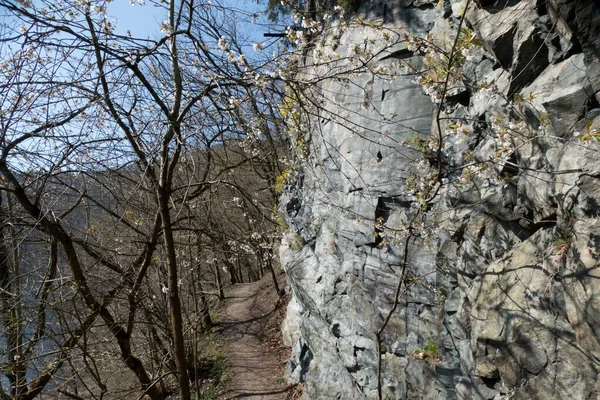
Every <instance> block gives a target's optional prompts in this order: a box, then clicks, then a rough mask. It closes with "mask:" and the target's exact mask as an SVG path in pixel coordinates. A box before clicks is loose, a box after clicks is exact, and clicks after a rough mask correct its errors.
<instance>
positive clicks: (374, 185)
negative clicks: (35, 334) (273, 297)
mask: <svg viewBox="0 0 600 400" xmlns="http://www.w3.org/2000/svg"><path fill="white" fill-rule="evenodd" d="M437 3H438V2H437V1H400V2H391V1H390V2H386V1H382V2H371V3H368V4H363V5H362V6H361V8H360V9H359V15H360V16H361V19H360V21H361V23H356V24H349V25H348V26H347V27H346V28H345V29H340V30H339V31H338V32H337V33H335V34H331V33H329V34H327V35H324V37H322V38H318V40H321V42H320V43H321V45H322V46H323V48H326V47H327V46H329V47H331V46H334V47H335V53H334V54H337V55H339V57H340V58H343V57H342V55H346V54H349V53H351V52H352V51H353V49H356V46H359V47H361V46H362V45H363V44H364V45H365V48H366V43H367V41H370V40H371V38H378V39H377V40H383V39H381V36H377V35H382V32H383V31H385V30H390V31H393V32H402V31H407V32H412V33H414V34H420V35H423V36H424V35H426V34H427V33H428V32H432V34H440V32H448V31H451V27H452V26H456V24H457V21H458V18H459V17H460V13H461V12H462V10H463V9H464V6H465V5H466V4H467V2H465V1H463V2H459V3H457V2H454V1H452V2H450V1H446V4H445V6H437V5H436V4H437ZM470 3H471V6H470V7H469V8H468V9H467V12H466V14H465V15H466V18H465V25H466V26H469V27H471V28H472V29H473V31H474V32H475V34H476V35H477V37H478V38H479V41H478V42H479V44H478V46H477V48H476V49H473V51H472V54H471V55H470V56H469V57H467V59H466V61H465V62H464V65H463V66H462V68H463V79H462V84H461V85H458V86H459V87H457V88H453V89H452V90H451V91H449V92H448V96H447V99H448V101H447V104H446V105H445V108H444V116H446V117H448V118H450V119H452V118H469V119H475V120H477V121H478V124H479V125H477V126H479V127H486V126H491V125H492V124H493V123H494V121H495V118H497V117H498V116H499V115H505V116H506V118H513V119H514V120H519V121H524V123H525V124H526V125H527V126H528V127H532V128H531V129H535V132H536V134H531V135H525V134H521V135H519V134H514V135H512V136H511V141H512V146H513V147H512V150H511V155H510V157H509V161H508V162H507V163H504V164H501V165H498V166H497V171H495V173H496V175H497V176H499V177H501V179H493V178H490V177H489V176H488V175H486V173H488V172H489V171H488V172H486V173H483V172H482V173H481V174H480V175H479V176H476V177H473V178H472V179H471V180H469V181H468V182H467V183H466V184H465V185H463V186H462V187H461V189H460V190H459V189H457V188H456V187H452V185H448V187H444V188H443V189H442V190H441V191H440V194H439V195H438V196H437V198H436V200H435V202H434V203H433V204H432V208H431V212H429V215H430V219H431V220H432V221H434V223H433V225H434V226H435V230H434V237H433V238H430V239H429V240H422V239H421V238H420V237H412V238H410V239H409V240H408V241H406V240H404V239H403V238H404V236H402V234H400V233H398V234H397V235H396V234H395V232H396V231H400V230H401V229H400V227H401V226H402V221H406V219H407V215H409V208H410V206H411V202H412V201H413V200H414V199H412V198H411V196H410V194H409V193H408V192H407V190H406V187H407V181H410V180H411V179H412V178H411V177H412V176H415V174H416V175H417V176H418V174H419V173H420V171H419V170H420V169H422V168H423V164H419V163H418V161H419V159H420V158H422V154H420V152H419V151H418V149H417V148H416V147H418V146H416V145H415V143H416V144H418V143H420V141H421V140H423V139H424V138H428V137H430V136H431V135H432V134H433V135H435V134H436V133H437V129H438V128H437V122H438V120H437V118H436V116H437V105H436V104H434V103H433V102H431V100H430V97H429V96H427V95H426V94H425V93H424V91H423V89H422V88H421V87H420V86H418V85H417V84H416V83H415V81H414V76H407V75H402V74H400V75H395V76H393V77H387V78H386V77H382V76H381V74H377V73H375V72H368V71H361V72H357V73H352V72H346V74H347V75H348V76H350V79H348V80H340V79H334V78H331V77H330V79H321V80H319V84H318V85H316V86H315V89H314V90H315V91H316V94H315V96H316V98H318V99H319V100H320V104H322V105H323V107H324V109H325V111H320V114H319V115H316V116H313V117H312V118H311V124H310V132H309V134H310V138H309V140H306V143H308V144H306V147H307V148H306V153H307V154H308V157H307V158H306V159H305V161H304V162H303V164H302V165H301V166H299V167H298V168H297V170H296V171H295V178H294V179H293V180H290V181H289V184H288V187H287V189H286V191H285V193H284V194H283V196H282V202H281V206H280V210H279V211H280V214H281V215H282V216H283V217H284V219H285V220H286V221H287V223H288V225H289V227H290V231H289V233H288V234H287V236H286V237H285V238H284V241H283V243H282V246H281V249H280V253H281V254H280V258H281V260H282V262H283V264H284V268H285V271H286V274H287V278H288V283H289V286H290V287H291V290H292V291H293V294H294V298H293V301H292V302H290V308H289V312H288V317H287V320H286V322H285V337H286V340H288V341H289V342H290V343H289V344H290V345H291V346H293V349H294V351H293V355H292V359H291V361H290V363H289V365H288V372H289V374H288V375H289V377H290V378H291V379H294V380H297V381H302V382H304V395H303V398H305V399H372V398H377V397H378V391H379V392H380V393H381V398H384V399H501V398H511V399H564V398H573V399H596V398H599V396H600V375H599V374H600V262H599V260H600V223H599V220H598V218H599V217H600V203H599V202H600V163H599V161H600V141H599V140H598V138H596V137H594V135H596V134H597V133H596V132H599V133H600V103H599V100H600V60H599V56H600V55H599V44H598V43H599V42H598V38H600V8H599V7H600V6H598V4H597V2H595V1H594V0H581V1H576V2H571V1H562V0H548V1H535V0H522V1H518V0H498V1H483V0H481V1H479V2H470ZM453 18H454V21H455V22H454V25H451V24H450V23H449V19H453ZM365 21H366V22H365ZM368 21H374V22H371V24H369V22H368ZM373 24H375V25H377V29H374V28H373ZM382 28H383V30H382ZM448 29H450V30H448ZM403 46H404V47H403ZM405 48H406V46H405V44H404V45H403V44H402V43H400V42H399V43H396V44H392V45H391V48H388V49H386V51H385V52H382V53H380V54H377V53H376V52H375V55H374V57H375V58H376V60H378V61H377V65H380V66H381V67H384V68H388V67H391V66H392V65H394V63H395V62H397V60H398V59H405V58H408V59H410V60H411V61H412V62H413V63H415V64H419V63H420V62H421V56H420V55H419V54H413V53H412V52H409V51H407V50H406V49H405ZM354 51H356V50H354ZM309 58H310V57H309ZM336 62H337V64H335V68H340V70H341V69H343V68H342V67H340V66H343V67H344V68H346V70H347V71H350V70H351V68H350V67H351V65H350V63H351V61H345V60H339V61H336ZM307 63H309V64H310V62H307ZM344 63H346V64H344ZM315 64H316V63H315ZM310 68H313V70H312V71H313V72H315V71H316V72H315V75H319V73H322V72H319V71H318V69H319V68H321V67H319V66H317V65H315V66H314V67H310ZM335 68H332V69H335ZM325 74H326V73H325ZM307 75H309V74H307ZM492 84H493V85H494V90H482V88H483V87H489V86H491V85H492ZM525 98H526V99H527V100H526V101H519V102H517V103H518V104H517V107H518V118H516V117H514V115H512V114H511V113H514V106H513V108H512V109H510V108H509V107H508V106H507V102H509V101H512V103H511V104H513V105H514V104H516V103H515V99H525ZM511 110H513V111H511ZM443 121H444V120H443V119H442V123H444V122H443ZM445 124H446V126H447V125H448V123H445ZM596 129H598V131H596ZM481 132H485V130H482V131H481ZM528 132H532V131H531V130H530V131H528ZM474 137H475V138H476V139H472V140H471V139H470V140H469V141H468V143H466V144H463V145H462V147H461V146H460V145H458V144H457V145H453V146H450V147H449V152H450V154H448V155H447V160H449V161H448V166H447V167H446V168H447V171H448V172H447V174H446V176H447V178H448V179H450V181H452V179H457V176H459V175H460V174H461V172H463V173H464V168H465V165H467V164H468V163H469V160H468V159H467V157H466V154H467V153H469V154H471V155H472V157H474V159H475V160H484V161H485V160H487V159H489V158H490V156H489V155H490V154H492V153H493V152H494V151H497V149H498V147H497V146H498V145H497V138H495V137H493V135H486V134H485V133H480V134H479V135H474ZM582 137H583V138H584V139H588V140H581V138H582ZM599 138H600V136H599ZM426 161H427V160H426ZM432 165H433V167H434V168H435V163H433V162H430V165H429V167H431V166H432ZM452 165H455V166H456V167H455V169H456V170H457V171H456V172H452V168H451V166H452ZM490 169H491V170H493V169H494V167H492V168H490ZM491 172H494V171H491ZM491 172H489V173H491ZM453 174H454V175H453ZM384 233H386V234H387V235H388V236H387V239H385V238H384ZM424 236H425V235H424ZM394 238H395V239H394ZM393 239H394V240H393ZM406 246H408V248H405V247H406ZM404 257H407V259H406V261H407V263H406V270H405V271H403V265H404ZM401 277H402V282H399V280H400V278H401ZM399 284H400V285H399ZM398 287H400V291H399V293H398V298H397V300H398V301H397V307H396V308H395V309H394V310H393V313H392V314H391V317H390V318H389V322H387V324H385V323H384V321H385V320H386V318H387V316H388V314H389V313H390V311H391V310H392V309H393V306H394V303H395V300H396V295H397V293H396V291H397V289H398ZM384 324H385V329H383V330H382V331H381V333H380V335H379V337H380V340H378V339H377V333H378V332H379V331H380V330H381V328H382V326H384ZM378 360H380V362H378ZM378 370H379V371H380V374H381V377H380V379H378ZM378 381H379V382H380V385H378ZM378 386H380V387H379V388H378ZM378 389H379V390H378Z"/></svg>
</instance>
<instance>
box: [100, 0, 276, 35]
mask: <svg viewBox="0 0 600 400" xmlns="http://www.w3.org/2000/svg"><path fill="white" fill-rule="evenodd" d="M220 2H221V3H222V4H224V5H226V6H229V7H231V8H233V9H238V10H243V11H245V12H249V13H250V12H255V13H259V14H260V13H263V12H264V10H265V7H266V6H265V4H264V3H263V4H257V2H256V1H252V0H225V1H223V0H221V1H220ZM108 14H109V15H110V16H112V17H114V18H116V20H117V31H118V33H120V34H126V33H127V30H129V31H130V32H131V35H132V36H134V37H140V38H147V37H149V38H156V37H158V36H159V35H160V25H161V23H162V21H164V20H166V19H167V17H166V15H165V8H164V7H155V6H154V5H152V4H151V2H150V1H147V2H146V4H145V5H143V6H140V5H137V4H136V5H135V6H131V5H130V2H129V0H113V2H111V3H110V4H109V7H108ZM246 30H247V31H248V32H250V33H251V34H252V36H255V37H256V41H261V40H262V33H263V32H267V29H266V28H265V27H264V26H262V25H261V24H256V25H252V26H248V27H246Z"/></svg>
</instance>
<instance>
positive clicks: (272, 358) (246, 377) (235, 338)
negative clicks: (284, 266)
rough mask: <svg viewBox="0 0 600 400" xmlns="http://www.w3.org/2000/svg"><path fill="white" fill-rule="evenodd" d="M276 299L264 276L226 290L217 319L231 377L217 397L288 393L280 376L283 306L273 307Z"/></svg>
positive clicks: (269, 397) (270, 397) (276, 398)
mask: <svg viewBox="0 0 600 400" xmlns="http://www.w3.org/2000/svg"><path fill="white" fill-rule="evenodd" d="M280 278H282V277H280ZM283 282H284V281H283V279H281V283H282V284H283ZM278 300H279V298H278V296H277V293H276V292H275V289H274V288H273V282H272V281H271V279H270V277H268V276H265V278H263V279H262V280H260V281H258V282H254V283H246V284H238V285H233V286H232V287H231V288H230V289H229V291H228V292H226V300H225V302H224V303H223V305H222V308H221V312H220V315H219V318H218V320H217V322H218V325H219V326H220V327H221V331H220V335H219V336H220V337H221V338H222V340H223V341H224V347H225V351H226V352H227V355H228V358H229V369H230V375H231V377H230V379H229V380H228V381H227V382H226V383H225V390H224V392H223V395H222V396H220V397H219V398H220V399H237V398H244V399H252V400H259V399H261V400H262V399H264V400H282V399H286V398H287V397H288V392H289V386H288V385H286V384H285V383H284V382H282V378H281V377H282V375H283V368H284V362H283V361H282V348H281V345H280V333H279V324H280V323H281V317H282V312H283V310H282V309H281V307H279V309H278V308H277V305H278ZM278 339H279V340H278Z"/></svg>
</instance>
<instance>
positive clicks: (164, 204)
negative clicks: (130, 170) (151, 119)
mask: <svg viewBox="0 0 600 400" xmlns="http://www.w3.org/2000/svg"><path fill="white" fill-rule="evenodd" d="M158 202H159V207H160V216H161V218H162V223H163V237H164V243H165V249H166V252H167V274H168V277H167V281H168V282H167V283H168V290H169V292H168V296H169V309H170V314H171V328H172V329H173V345H174V352H175V364H176V366H177V373H178V376H177V379H178V381H179V389H180V395H181V399H182V400H190V399H191V394H190V381H189V379H188V375H187V361H186V359H185V341H184V338H183V319H182V316H181V300H180V298H179V286H178V283H179V282H178V281H179V279H178V277H177V254H176V251H175V239H174V237H173V229H172V226H171V213H170V212H169V193H168V191H167V190H166V188H164V187H163V186H162V185H159V187H158Z"/></svg>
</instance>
